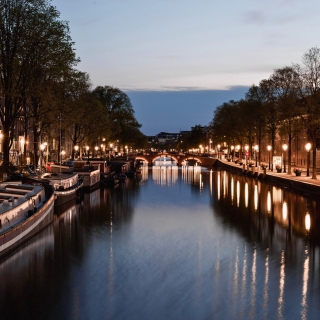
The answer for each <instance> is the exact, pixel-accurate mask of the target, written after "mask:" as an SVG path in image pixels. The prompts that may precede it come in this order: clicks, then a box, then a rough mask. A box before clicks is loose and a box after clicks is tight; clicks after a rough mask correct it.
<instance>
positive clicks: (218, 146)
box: [217, 144, 221, 159]
mask: <svg viewBox="0 0 320 320" xmlns="http://www.w3.org/2000/svg"><path fill="white" fill-rule="evenodd" d="M220 147H221V146H220V144H218V145H217V148H218V159H220V156H219V155H220Z"/></svg>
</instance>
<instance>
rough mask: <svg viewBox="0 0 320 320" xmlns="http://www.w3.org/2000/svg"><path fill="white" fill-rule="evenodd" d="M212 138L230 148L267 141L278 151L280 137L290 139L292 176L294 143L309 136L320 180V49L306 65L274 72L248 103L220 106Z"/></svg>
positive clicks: (311, 52)
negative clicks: (318, 163)
mask: <svg viewBox="0 0 320 320" xmlns="http://www.w3.org/2000/svg"><path fill="white" fill-rule="evenodd" d="M210 127H211V136H212V137H213V138H214V139H215V141H216V142H219V141H226V142H227V143H228V145H229V146H230V145H232V144H233V145H235V144H239V145H240V146H243V145H244V144H246V143H247V144H248V145H249V147H250V149H251V150H252V145H253V143H256V144H258V146H259V150H261V142H262V140H263V139H267V140H268V141H269V143H270V145H271V146H272V150H274V149H275V139H276V135H277V134H280V135H281V136H283V137H286V141H287V145H288V166H289V167H288V173H291V150H292V140H293V139H294V138H295V137H296V135H297V134H298V133H299V132H302V131H303V132H306V134H307V137H308V141H309V142H310V143H311V144H312V151H313V153H312V155H313V176H312V178H313V179H316V146H317V137H318V134H319V130H320V49H319V48H317V47H314V48H311V49H309V50H308V51H307V52H306V53H305V54H304V55H303V57H302V64H301V65H299V64H293V65H291V66H286V67H283V68H280V69H276V70H274V72H273V73H272V74H271V76H270V77H269V78H268V79H264V80H262V81H260V83H259V85H258V86H256V85H253V86H251V87H250V88H249V90H248V92H247V94H246V95H245V98H244V99H241V100H239V101H233V100H231V101H229V102H226V103H223V104H222V105H221V106H218V107H217V108H216V110H215V112H214V117H213V120H212V121H211V123H210Z"/></svg>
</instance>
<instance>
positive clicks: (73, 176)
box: [40, 172, 83, 206]
mask: <svg viewBox="0 0 320 320" xmlns="http://www.w3.org/2000/svg"><path fill="white" fill-rule="evenodd" d="M40 181H41V182H42V183H47V184H49V185H51V186H52V187H53V188H54V194H55V201H54V205H55V206H59V205H61V204H64V203H66V202H69V201H71V200H73V199H75V198H77V196H80V194H81V188H82V187H83V178H82V176H79V174H78V173H70V172H62V173H45V174H43V175H42V176H41V179H40Z"/></svg>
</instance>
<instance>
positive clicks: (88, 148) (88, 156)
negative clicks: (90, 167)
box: [86, 146, 89, 162]
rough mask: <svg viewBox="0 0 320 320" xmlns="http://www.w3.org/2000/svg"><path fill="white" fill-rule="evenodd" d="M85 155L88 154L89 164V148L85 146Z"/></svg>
mask: <svg viewBox="0 0 320 320" xmlns="http://www.w3.org/2000/svg"><path fill="white" fill-rule="evenodd" d="M86 150H87V154H88V162H89V146H86Z"/></svg>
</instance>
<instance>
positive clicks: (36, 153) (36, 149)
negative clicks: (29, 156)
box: [33, 126, 40, 169]
mask: <svg viewBox="0 0 320 320" xmlns="http://www.w3.org/2000/svg"><path fill="white" fill-rule="evenodd" d="M37 129H38V128H37V126H34V127H33V153H34V163H33V165H34V168H35V169H36V168H37V167H38V162H39V150H40V139H39V138H40V134H39V132H38V131H37Z"/></svg>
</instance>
